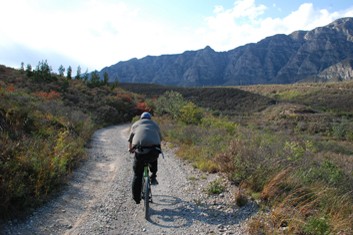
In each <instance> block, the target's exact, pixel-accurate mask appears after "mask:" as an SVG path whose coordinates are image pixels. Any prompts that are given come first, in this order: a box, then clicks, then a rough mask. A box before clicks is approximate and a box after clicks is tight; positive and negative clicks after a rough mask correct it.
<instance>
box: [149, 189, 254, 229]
mask: <svg viewBox="0 0 353 235" xmlns="http://www.w3.org/2000/svg"><path fill="white" fill-rule="evenodd" d="M153 199H154V202H153V203H152V204H151V206H150V219H149V221H150V222H151V223H152V224H154V225H157V226H160V227H164V228H182V227H190V226H191V225H192V224H193V223H194V222H195V221H200V222H202V223H203V224H205V225H219V224H222V225H224V226H226V225H235V224H239V223H240V222H241V221H244V220H245V219H247V218H249V217H251V216H252V215H253V214H255V213H256V212H257V210H258V206H257V205H256V204H255V203H254V202H249V203H248V204H247V205H246V206H244V207H241V208H239V207H237V206H236V205H234V206H231V207H230V206H229V205H224V204H223V205H222V204H217V205H214V204H205V203H198V202H197V201H183V200H181V199H180V198H177V197H173V196H166V195H153Z"/></svg>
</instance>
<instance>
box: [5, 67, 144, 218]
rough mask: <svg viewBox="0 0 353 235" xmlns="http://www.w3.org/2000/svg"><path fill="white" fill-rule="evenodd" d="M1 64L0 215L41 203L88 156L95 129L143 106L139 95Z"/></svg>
mask: <svg viewBox="0 0 353 235" xmlns="http://www.w3.org/2000/svg"><path fill="white" fill-rule="evenodd" d="M41 65H43V66H42V67H40V66H39V67H38V68H37V70H33V71H21V70H14V69H11V68H7V67H5V66H2V65H1V66H0V219H1V218H4V217H8V216H13V215H16V214H18V213H19V212H23V211H26V209H27V208H31V207H34V206H38V205H40V204H41V203H42V202H43V201H45V200H46V199H47V198H48V197H50V195H52V193H53V192H55V191H56V190H57V189H58V188H59V187H58V186H60V185H61V184H63V183H64V182H65V179H66V178H67V176H68V175H69V174H70V172H72V170H73V169H74V168H75V167H76V166H77V165H79V163H80V162H81V161H82V160H83V159H85V156H86V151H85V147H86V146H87V144H88V142H89V140H90V138H91V135H92V133H93V131H94V130H95V129H96V128H98V127H102V126H106V125H112V124H118V123H122V122H127V121H130V120H131V118H132V117H133V116H135V115H136V114H138V113H139V112H141V110H139V108H138V106H139V104H140V102H141V100H140V99H139V97H138V96H137V95H134V94H131V93H129V92H126V91H124V90H122V89H121V88H118V87H115V86H112V85H103V84H99V85H97V86H92V84H91V83H90V81H83V80H71V79H68V78H66V77H61V76H58V75H55V74H52V73H50V71H48V70H45V69H43V68H47V64H46V63H42V64H41Z"/></svg>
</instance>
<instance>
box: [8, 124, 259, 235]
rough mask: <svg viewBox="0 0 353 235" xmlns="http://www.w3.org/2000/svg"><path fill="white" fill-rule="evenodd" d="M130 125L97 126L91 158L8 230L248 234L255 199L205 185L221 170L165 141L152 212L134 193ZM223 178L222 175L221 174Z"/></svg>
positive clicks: (255, 208) (233, 189) (229, 186)
mask: <svg viewBox="0 0 353 235" xmlns="http://www.w3.org/2000/svg"><path fill="white" fill-rule="evenodd" d="M128 130H129V126H128V125H120V126H112V127H108V128H105V129H101V130H98V131H97V132H96V133H95V134H94V135H93V137H92V141H91V143H90V146H89V149H88V151H89V159H88V161H87V162H86V163H85V164H84V165H83V166H81V167H80V168H79V169H77V170H76V171H75V172H74V174H73V176H72V179H71V180H70V181H69V182H68V184H67V186H65V188H64V189H63V190H62V193H61V194H60V195H58V196H57V197H56V198H54V199H53V200H52V201H50V202H49V203H47V204H46V205H44V206H43V207H41V208H39V209H38V210H36V211H35V212H34V213H33V214H32V215H31V216H30V217H29V218H28V219H26V220H25V221H18V220H15V221H11V222H10V223H9V224H7V225H6V226H5V227H4V230H3V232H4V233H5V234H208V233H215V234H218V233H221V234H244V230H245V228H246V221H247V219H248V218H250V217H251V215H253V214H254V213H256V211H257V206H256V204H255V203H248V204H247V205H246V206H244V207H241V208H239V207H237V206H236V205H235V203H234V195H235V192H236V190H237V189H236V188H234V187H233V186H231V185H228V186H227V189H226V190H225V191H224V192H223V193H222V194H218V195H209V194H208V193H207V190H205V189H206V188H207V187H208V186H209V184H210V182H215V180H221V178H220V176H219V175H216V174H206V173H201V172H199V171H197V170H196V169H194V168H192V167H191V166H190V165H189V164H187V163H185V162H183V160H180V159H179V158H176V157H175V156H174V153H173V150H172V149H170V148H168V147H167V146H165V147H164V152H165V158H164V159H163V158H162V157H160V159H159V172H158V179H159V185H157V186H153V188H152V190H153V199H154V203H153V204H152V205H151V209H152V210H151V218H150V221H146V220H145V218H144V213H143V209H144V208H143V204H139V205H136V204H135V202H134V201H133V200H132V198H131V180H132V161H133V155H131V154H129V153H128V151H127V140H126V139H127V135H128ZM218 178H219V179H218Z"/></svg>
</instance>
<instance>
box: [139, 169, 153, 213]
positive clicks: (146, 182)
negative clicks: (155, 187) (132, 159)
mask: <svg viewBox="0 0 353 235" xmlns="http://www.w3.org/2000/svg"><path fill="white" fill-rule="evenodd" d="M148 167H149V166H148V163H145V166H144V168H143V179H142V194H143V199H144V205H145V219H146V220H148V219H149V203H150V202H151V203H152V202H153V201H152V191H151V181H150V176H149V169H148Z"/></svg>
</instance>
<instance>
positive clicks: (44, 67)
mask: <svg viewBox="0 0 353 235" xmlns="http://www.w3.org/2000/svg"><path fill="white" fill-rule="evenodd" d="M51 71H52V69H51V67H50V66H49V65H48V62H47V60H42V61H40V62H38V65H37V67H36V70H35V71H34V76H35V79H37V80H40V81H44V80H51V79H52V76H51Z"/></svg>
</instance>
